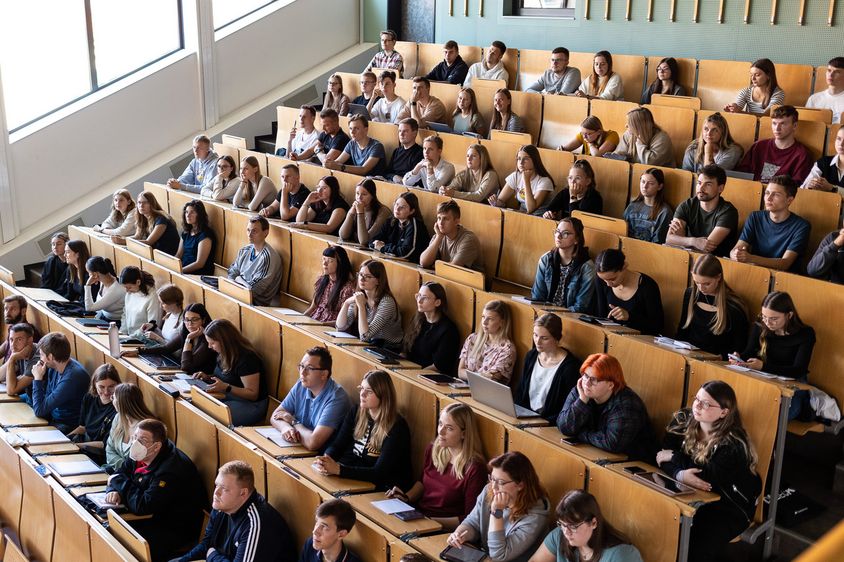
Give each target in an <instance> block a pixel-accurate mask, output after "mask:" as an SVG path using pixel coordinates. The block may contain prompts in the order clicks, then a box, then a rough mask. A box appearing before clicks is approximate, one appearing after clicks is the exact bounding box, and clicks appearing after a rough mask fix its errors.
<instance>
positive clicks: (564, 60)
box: [551, 59, 566, 62]
mask: <svg viewBox="0 0 844 562" xmlns="http://www.w3.org/2000/svg"><path fill="white" fill-rule="evenodd" d="M551 62H566V59H551Z"/></svg>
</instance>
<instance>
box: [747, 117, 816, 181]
mask: <svg viewBox="0 0 844 562" xmlns="http://www.w3.org/2000/svg"><path fill="white" fill-rule="evenodd" d="M798 118H799V114H798V113H797V110H796V109H794V107H792V106H790V105H783V106H780V107H778V108H776V109H775V110H773V111H772V112H771V130H772V131H773V133H774V137H773V138H770V139H762V140H758V141H756V142H754V143H753V145H752V146H751V147H750V150H748V151H747V154H745V155H744V158H742V160H741V164H739V166H738V168H737V169H738V170H739V171H740V172H748V173H751V174H753V179H754V180H756V181H760V182H762V183H763V184H767V183H768V182H769V181H771V178H772V177H774V176H782V175H787V176H791V177H792V179H794V181H796V182H798V183H802V182H803V180H805V179H806V176H808V175H809V171H810V170H811V169H812V155H811V154H810V153H809V149H808V148H806V147H805V146H803V144H802V143H801V142H800V141H798V140H797V137H796V136H795V135H796V134H797V125H798V123H797V120H798Z"/></svg>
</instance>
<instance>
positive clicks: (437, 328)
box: [403, 281, 460, 376]
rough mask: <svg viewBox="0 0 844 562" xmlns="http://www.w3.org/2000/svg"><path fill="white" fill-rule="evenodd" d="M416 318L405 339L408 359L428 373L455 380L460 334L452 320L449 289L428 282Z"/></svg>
mask: <svg viewBox="0 0 844 562" xmlns="http://www.w3.org/2000/svg"><path fill="white" fill-rule="evenodd" d="M416 310H417V312H416V315H415V316H414V317H413V321H412V322H411V323H410V328H409V329H408V331H407V332H406V333H405V335H404V344H403V351H404V354H405V356H406V357H407V358H408V359H410V360H411V361H413V362H414V363H416V364H417V365H422V367H424V368H426V369H434V370H437V371H439V372H440V373H445V374H446V375H451V376H454V375H455V374H457V359H458V354H459V353H460V334H459V333H458V332H457V326H456V325H455V324H454V322H453V321H452V320H451V318H449V317H448V299H447V297H446V292H445V288H444V287H443V286H442V285H440V284H439V283H437V282H436V281H428V282H426V283H423V284H422V286H421V287H419V292H418V293H416Z"/></svg>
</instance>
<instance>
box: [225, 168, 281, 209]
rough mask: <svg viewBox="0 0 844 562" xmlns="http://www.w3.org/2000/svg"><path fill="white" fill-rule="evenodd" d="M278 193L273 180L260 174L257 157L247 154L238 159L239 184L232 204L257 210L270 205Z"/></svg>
mask: <svg viewBox="0 0 844 562" xmlns="http://www.w3.org/2000/svg"><path fill="white" fill-rule="evenodd" d="M276 195H278V190H277V189H276V187H275V184H274V183H273V180H271V179H270V178H268V177H267V176H265V175H262V174H261V167H260V165H259V164H258V159H257V158H256V157H254V156H247V157H246V158H243V159H242V160H241V161H240V186H239V187H238V188H237V191H236V192H235V194H234V197H232V204H233V205H234V206H235V207H237V208H239V209H248V210H250V211H259V210H260V209H261V208H263V207H267V206H269V205H272V202H273V201H274V200H275V198H276Z"/></svg>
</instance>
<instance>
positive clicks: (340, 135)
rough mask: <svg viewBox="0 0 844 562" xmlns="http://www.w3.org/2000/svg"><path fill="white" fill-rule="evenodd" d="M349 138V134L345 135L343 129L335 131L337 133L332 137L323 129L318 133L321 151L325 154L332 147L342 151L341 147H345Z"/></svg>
mask: <svg viewBox="0 0 844 562" xmlns="http://www.w3.org/2000/svg"><path fill="white" fill-rule="evenodd" d="M350 140H351V139H350V138H349V135H347V134H346V132H345V131H344V130H343V129H340V130H339V131H337V134H336V135H334V136H333V137H332V136H331V135H329V134H328V133H326V132H325V131H323V132H321V133H320V134H319V142H321V143H322V151H323V152H325V153H326V154H327V153H329V152H331V151H332V150H334V149H337V150H339V151H340V152H343V149H344V148H346V145H347V144H349V141H350Z"/></svg>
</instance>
